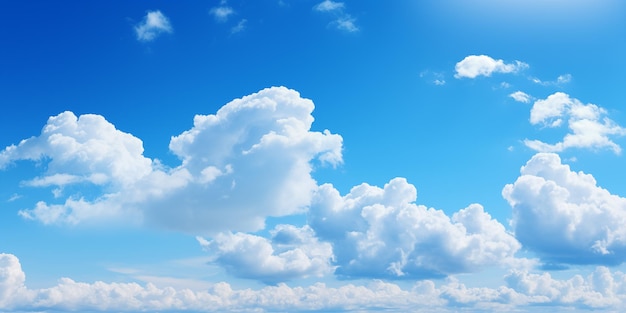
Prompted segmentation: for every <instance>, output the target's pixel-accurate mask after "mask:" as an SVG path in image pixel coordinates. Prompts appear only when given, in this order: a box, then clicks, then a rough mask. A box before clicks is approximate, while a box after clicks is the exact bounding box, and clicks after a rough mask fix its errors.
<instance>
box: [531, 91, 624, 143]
mask: <svg viewBox="0 0 626 313" xmlns="http://www.w3.org/2000/svg"><path fill="white" fill-rule="evenodd" d="M606 115H607V112H606V110H605V109H603V108H601V107H598V106H597V105H595V104H583V103H582V102H580V101H579V100H578V99H574V98H571V97H570V96H569V95H567V94H565V93H562V92H556V93H554V94H552V95H550V96H548V97H547V98H546V99H543V100H537V101H535V103H534V104H533V107H532V109H531V111H530V123H531V124H533V125H537V124H541V125H542V126H544V127H552V128H553V127H559V126H561V125H562V124H563V121H564V120H567V125H568V128H569V129H570V131H571V132H570V133H568V134H567V135H565V137H564V138H563V141H561V142H558V143H555V144H548V143H545V142H542V141H539V140H529V139H525V140H524V144H526V146H528V147H529V148H531V149H533V150H536V151H539V152H559V151H563V150H565V149H568V148H594V149H601V148H609V149H611V150H613V152H615V153H616V154H619V153H620V152H621V147H620V146H619V145H617V144H616V143H615V142H613V141H612V140H611V139H610V138H609V136H623V135H626V128H623V127H621V126H619V125H617V124H616V123H615V122H614V121H612V120H611V119H609V118H608V117H607V116H606Z"/></svg>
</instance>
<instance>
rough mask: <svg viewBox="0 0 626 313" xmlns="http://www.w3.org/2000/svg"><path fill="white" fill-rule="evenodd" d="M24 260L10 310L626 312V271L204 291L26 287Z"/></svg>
mask: <svg viewBox="0 0 626 313" xmlns="http://www.w3.org/2000/svg"><path fill="white" fill-rule="evenodd" d="M24 277H25V274H24V272H23V271H22V268H21V266H20V264H19V260H18V259H17V258H16V257H15V256H13V255H10V254H0V310H4V311H7V310H8V311H20V312H23V311H55V312H65V311H74V312H75V311H82V312H86V311H116V312H140V311H141V312H145V311H161V312H162V311H176V312H226V311H230V312H233V311H237V312H268V311H269V312H274V311H283V312H285V311H286V312H302V311H333V312H354V311H367V310H380V309H381V308H384V309H386V310H391V311H404V312H407V311H429V312H430V311H433V312H434V311H436V312H458V311H459V308H462V309H461V310H469V311H474V312H483V311H485V312H493V311H500V312H504V311H507V312H509V311H516V312H535V311H536V310H537V305H541V306H544V307H547V308H550V310H553V311H571V310H576V309H587V310H589V309H604V310H611V311H623V310H624V309H625V308H626V306H625V305H624V304H625V301H626V275H625V274H624V273H622V272H619V271H616V272H611V271H610V270H609V269H607V268H606V267H598V268H597V269H596V270H595V271H594V272H592V273H591V274H589V275H588V276H587V277H583V276H581V275H575V276H573V277H572V278H569V279H555V278H553V277H552V276H551V275H550V274H548V273H543V274H535V273H529V272H526V271H512V272H510V273H509V274H507V275H506V276H505V277H504V280H505V282H506V284H505V285H502V286H499V287H496V288H486V287H483V288H475V287H467V286H465V285H464V284H463V283H461V282H460V281H459V280H458V279H457V278H455V277H451V278H448V279H447V280H446V281H444V282H442V283H441V284H440V286H439V287H437V285H436V284H435V283H434V282H433V281H430V280H424V281H418V282H416V283H415V284H414V285H413V286H411V287H409V288H407V289H403V288H401V287H400V286H399V285H396V284H393V283H387V282H382V281H379V280H373V281H370V282H369V283H367V284H365V285H354V284H345V285H343V286H338V287H330V286H327V285H325V284H323V283H315V284H313V285H310V286H303V287H290V286H288V285H286V284H283V283H281V284H278V285H276V286H266V287H263V288H260V289H249V288H248V289H239V290H238V289H233V288H232V287H231V285H229V284H228V283H225V282H218V283H211V284H209V285H208V288H205V289H204V290H197V291H193V290H190V289H186V288H173V287H157V286H155V285H154V284H151V283H148V284H145V285H140V284H138V283H115V282H113V283H106V282H101V281H98V282H94V283H84V282H76V281H74V280H72V279H70V278H62V279H60V280H59V282H58V284H57V285H56V286H53V287H50V288H43V289H27V288H26V287H25V286H24Z"/></svg>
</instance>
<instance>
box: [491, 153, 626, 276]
mask: <svg viewBox="0 0 626 313" xmlns="http://www.w3.org/2000/svg"><path fill="white" fill-rule="evenodd" d="M502 195H503V196H504V198H505V199H506V200H507V201H508V202H509V204H510V205H511V207H512V208H513V227H514V230H515V235H516V238H517V239H518V240H520V242H521V243H522V244H523V245H524V246H525V247H528V248H530V249H533V250H535V251H537V252H538V253H539V254H540V255H541V256H542V257H543V258H544V259H545V260H546V261H548V262H556V263H561V262H563V263H574V264H576V263H578V264H619V263H622V262H624V261H626V228H624V225H626V199H625V198H621V197H619V196H616V195H613V194H611V193H609V191H607V190H606V189H603V188H601V187H599V186H597V184H596V181H595V179H594V178H593V176H591V175H589V174H585V173H583V172H574V171H572V170H571V169H570V167H569V166H568V165H565V164H562V163H561V159H560V157H559V156H558V155H556V154H552V153H539V154H537V155H535V156H533V157H532V159H530V160H529V161H528V163H526V165H525V166H523V167H522V169H521V176H520V177H519V178H518V179H517V180H516V181H515V183H513V184H509V185H506V186H505V187H504V189H503V191H502Z"/></svg>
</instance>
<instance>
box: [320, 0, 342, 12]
mask: <svg viewBox="0 0 626 313" xmlns="http://www.w3.org/2000/svg"><path fill="white" fill-rule="evenodd" d="M344 7H345V5H344V3H343V2H334V1H331V0H324V1H322V2H320V3H318V4H317V5H315V6H314V7H313V9H315V10H316V11H321V12H329V11H337V10H342V9H343V8H344Z"/></svg>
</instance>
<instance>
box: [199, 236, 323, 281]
mask: <svg viewBox="0 0 626 313" xmlns="http://www.w3.org/2000/svg"><path fill="white" fill-rule="evenodd" d="M271 235H272V238H271V240H268V239H266V238H263V237H259V236H255V235H249V234H244V233H236V234H232V233H227V234H219V235H217V236H216V237H215V238H214V239H213V240H211V241H207V240H205V239H203V238H199V239H198V241H199V242H200V244H201V245H202V246H203V247H204V248H205V249H206V250H207V251H209V252H211V253H213V254H214V255H215V262H216V263H217V264H220V265H221V266H223V267H225V268H226V270H227V271H228V272H229V273H231V274H233V275H235V276H238V277H242V278H251V279H257V280H260V281H263V282H265V283H267V284H274V283H278V282H284V281H287V280H291V279H293V278H301V277H308V276H318V277H321V276H323V275H325V274H328V273H332V271H333V267H332V266H331V264H330V263H331V261H332V258H333V252H332V247H331V246H330V244H329V243H322V242H319V241H318V240H317V238H315V234H314V232H313V230H312V229H311V228H310V227H308V226H304V227H302V228H297V227H294V226H291V225H278V226H276V228H275V229H274V230H272V231H271Z"/></svg>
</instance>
